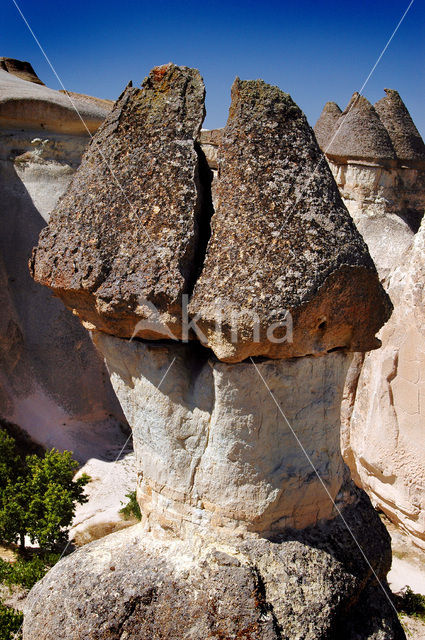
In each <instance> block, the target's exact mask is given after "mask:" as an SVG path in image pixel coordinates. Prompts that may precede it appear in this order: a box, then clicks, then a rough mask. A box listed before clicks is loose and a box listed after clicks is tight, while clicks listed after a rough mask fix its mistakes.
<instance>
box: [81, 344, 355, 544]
mask: <svg viewBox="0 0 425 640" xmlns="http://www.w3.org/2000/svg"><path fill="white" fill-rule="evenodd" d="M94 339H95V343H96V345H97V347H98V349H99V350H100V351H101V352H102V353H103V354H104V356H105V360H106V363H107V365H108V369H109V373H110V376H111V382H112V384H113V387H114V389H115V392H116V394H117V397H118V399H119V401H120V403H121V406H122V408H123V411H124V413H125V415H126V417H127V420H128V421H129V424H131V426H132V430H133V442H134V448H135V451H136V453H137V459H138V469H139V472H141V473H140V478H139V484H138V500H139V503H140V504H141V506H142V511H143V513H144V514H145V516H144V517H145V518H146V519H147V521H148V522H149V524H150V525H151V526H154V523H155V522H156V523H158V522H159V523H160V524H161V526H166V527H168V528H172V529H174V530H175V531H178V530H180V529H181V528H182V527H183V528H184V526H185V525H186V523H188V525H189V524H190V523H192V524H196V525H200V526H214V527H225V528H227V529H229V530H230V531H234V530H240V531H244V530H249V531H258V532H263V533H264V532H269V531H280V530H282V529H284V528H286V527H296V528H303V527H305V526H307V525H310V524H315V523H316V522H317V521H318V520H319V519H321V518H329V517H331V514H332V509H333V506H332V502H331V500H330V497H329V496H331V497H332V498H333V499H335V498H336V496H337V495H338V494H339V492H340V490H341V487H342V485H343V482H344V479H345V465H344V463H343V461H342V457H341V453H340V445H339V430H340V407H341V394H342V389H343V386H344V381H345V376H346V372H347V368H348V366H349V363H350V360H351V356H349V355H347V354H344V353H333V354H330V355H329V356H327V357H324V358H314V357H309V358H297V359H293V360H280V361H278V360H276V361H267V362H261V363H258V364H257V365H256V366H254V365H253V364H251V363H240V364H235V365H232V366H229V365H227V364H224V363H221V362H217V361H216V360H214V359H210V357H209V353H208V352H207V351H206V350H205V352H203V351H201V352H200V353H196V352H194V349H193V346H192V345H160V344H157V345H155V344H154V345H152V344H144V343H141V342H134V341H133V342H128V341H124V340H120V339H118V338H114V337H111V336H107V335H105V334H101V333H98V334H96V335H95V337H94ZM170 366H172V369H170V373H169V375H168V376H167V377H166V379H165V380H164V382H163V384H162V385H161V386H160V388H159V389H158V385H159V382H160V381H161V379H162V377H163V376H164V374H165V372H166V371H167V370H168V368H169V367H170ZM260 376H262V378H263V380H264V382H263V381H262V379H261V377H260ZM307 380H308V384H306V381H307ZM266 384H267V385H268V387H269V388H270V389H272V391H273V393H274V395H275V396H276V398H277V399H278V401H279V404H280V406H281V407H282V410H283V411H284V413H285V415H286V417H287V418H288V420H289V423H290V424H291V427H292V429H293V430H294V431H295V433H296V434H297V436H298V438H299V440H300V441H301V444H302V446H303V447H304V448H305V450H306V452H307V454H308V456H309V457H310V460H311V461H312V463H313V464H314V466H315V468H316V470H317V471H318V473H319V475H320V477H321V479H322V481H323V482H324V483H325V485H326V487H327V490H328V492H329V494H327V493H326V491H325V490H324V488H323V485H322V484H321V482H320V481H319V479H318V477H317V475H316V474H315V473H314V472H313V469H312V466H311V464H310V463H309V461H308V459H307V457H306V454H305V453H304V452H303V450H302V448H301V447H300V445H299V443H298V442H297V440H296V438H295V437H294V435H293V433H292V431H291V429H290V427H289V426H288V425H287V424H286V423H285V420H284V418H283V417H282V416H280V415H279V413H277V411H278V410H277V407H276V404H275V403H274V401H273V399H272V397H271V396H270V392H269V389H268V388H267V387H266ZM300 486H302V487H303V490H302V491H300Z"/></svg>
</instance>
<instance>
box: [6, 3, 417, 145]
mask: <svg viewBox="0 0 425 640" xmlns="http://www.w3.org/2000/svg"><path fill="white" fill-rule="evenodd" d="M17 2H18V4H19V5H20V7H21V9H22V11H23V13H24V14H25V15H26V17H27V19H28V21H29V23H30V25H31V27H32V28H33V30H34V32H35V34H36V35H37V37H38V38H39V40H40V42H41V44H42V46H43V47H44V49H45V50H46V53H47V55H48V56H49V57H50V59H51V61H52V63H53V65H54V67H55V68H56V70H57V73H58V74H59V76H60V77H61V79H62V81H63V83H64V85H65V87H66V88H67V89H69V90H73V91H78V92H81V93H87V94H91V95H95V96H99V97H104V98H112V99H115V98H116V97H117V96H118V95H119V93H120V92H121V90H122V89H123V87H124V86H125V85H126V83H127V82H128V81H129V80H130V79H131V80H133V82H134V83H137V84H139V83H140V82H142V80H143V78H144V77H145V76H146V75H147V74H148V72H149V70H150V69H151V67H153V66H154V65H158V64H163V63H165V62H169V61H173V62H175V63H177V64H183V65H187V66H191V67H197V68H198V69H199V70H200V72H201V74H202V75H203V77H204V80H205V84H206V88H207V118H206V121H205V124H204V126H205V127H207V128H213V127H220V126H223V125H224V124H225V122H226V118H227V110H228V107H229V99H230V87H231V84H232V82H233V80H234V78H235V76H237V75H238V76H239V77H241V78H242V79H253V78H263V79H264V80H266V81H267V82H270V83H272V84H276V85H278V86H279V87H280V88H281V89H283V90H284V91H287V92H288V93H290V94H291V95H292V97H293V98H294V100H295V101H296V102H297V103H298V104H299V106H300V107H301V108H302V109H303V110H304V112H305V113H306V115H307V117H308V119H309V121H310V123H311V124H314V123H315V121H316V119H317V117H318V116H319V114H320V111H321V109H322V107H323V104H324V103H325V102H326V101H327V100H335V101H336V102H338V104H339V105H340V106H341V107H342V108H344V107H345V105H346V103H347V102H348V100H349V98H350V96H351V94H352V92H353V91H355V90H357V89H359V88H360V87H361V86H362V84H363V82H364V81H365V79H366V77H367V75H368V73H369V71H370V70H371V68H372V66H373V64H374V63H375V61H376V59H377V57H378V56H379V54H380V52H381V51H382V49H383V47H384V46H385V44H386V42H387V40H388V38H389V37H390V35H391V33H392V32H393V30H394V28H395V27H396V25H397V23H398V21H399V20H400V18H401V16H402V15H403V13H404V11H405V9H406V8H407V6H408V4H409V2H408V0H399V1H395V0H376V1H373V0H367V1H366V0H357V1H355V2H344V1H343V0H342V1H339V2H334V1H333V0H331V1H329V2H323V1H321V0H316V1H315V2H309V1H307V0H292V1H291V2H286V1H284V0H282V1H280V2H276V1H274V0H264V1H263V2H258V1H253V0H244V2H240V1H237V0H227V1H222V0H216V1H214V2H209V1H208V0H207V1H204V2H202V0H200V1H198V2H194V1H192V0H188V1H184V0H183V1H181V2H173V1H171V0H156V1H155V0H154V1H150V2H145V1H144V0H141V1H138V0H131V1H130V0H114V1H111V0H102V1H100V0H85V1H83V0H54V1H53V0H17ZM1 18H2V20H1V26H0V44H1V50H0V55H5V56H10V57H14V58H20V59H24V60H29V61H30V62H31V63H32V64H33V66H34V68H35V70H36V71H37V72H38V74H39V76H40V77H41V79H42V80H43V81H44V82H45V83H46V84H47V85H48V86H51V87H53V88H60V87H59V84H58V82H57V80H56V78H55V77H54V75H53V73H52V72H51V70H50V69H49V67H48V65H47V63H46V61H45V60H44V58H43V56H42V54H41V52H40V51H39V49H38V47H37V45H36V43H35V42H34V40H33V39H32V36H31V35H30V33H29V32H28V30H27V27H26V26H25V24H24V22H23V21H22V19H21V17H20V16H19V14H18V12H17V10H16V8H15V7H14V5H13V3H12V0H2V6H1ZM384 87H389V88H392V89H397V90H398V91H399V92H400V94H401V96H402V98H403V99H404V101H405V102H406V104H407V106H408V108H409V110H410V112H411V114H412V117H413V119H414V120H415V123H416V125H417V127H418V128H419V130H420V131H421V133H422V135H423V136H424V134H425V109H424V105H425V3H424V0H415V2H414V3H413V5H412V7H411V9H410V11H409V13H408V15H407V17H406V18H405V20H404V22H403V24H402V25H401V27H400V29H399V31H398V33H397V34H396V36H395V38H394V40H393V41H392V43H391V44H390V46H389V48H388V50H387V52H386V53H385V54H384V56H383V58H382V60H381V62H380V64H379V65H378V67H377V69H376V71H375V72H374V74H373V75H372V77H371V79H370V81H369V82H368V84H367V86H366V88H365V90H364V94H365V95H366V97H367V98H369V100H371V101H372V102H375V101H376V100H377V99H379V98H380V97H382V95H383V90H384Z"/></svg>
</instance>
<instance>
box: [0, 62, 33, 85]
mask: <svg viewBox="0 0 425 640" xmlns="http://www.w3.org/2000/svg"><path fill="white" fill-rule="evenodd" d="M0 69H3V71H7V72H8V73H11V74H12V75H14V76H17V77H18V78H22V80H27V81H28V82H34V83H35V84H42V85H44V82H42V81H41V80H40V78H39V77H38V75H37V74H36V72H35V71H34V69H33V68H32V65H31V64H30V63H29V62H24V61H23V60H15V59H14V58H4V57H3V58H0Z"/></svg>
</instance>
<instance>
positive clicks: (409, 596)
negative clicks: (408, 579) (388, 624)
mask: <svg viewBox="0 0 425 640" xmlns="http://www.w3.org/2000/svg"><path fill="white" fill-rule="evenodd" d="M396 607H397V611H399V613H404V614H406V615H408V616H413V617H414V618H419V619H420V620H423V621H424V622H425V596H423V595H421V594H420V593H414V591H412V589H411V588H410V587H406V589H405V591H404V592H403V593H402V594H401V595H397V596H396Z"/></svg>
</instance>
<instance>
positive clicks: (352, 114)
mask: <svg viewBox="0 0 425 640" xmlns="http://www.w3.org/2000/svg"><path fill="white" fill-rule="evenodd" d="M327 104H329V103H327ZM324 111H325V112H326V111H327V107H326V105H325V108H324ZM322 115H323V114H322ZM320 127H321V118H319V128H318V130H319V129H320ZM319 133H320V131H319ZM321 145H322V148H325V149H326V155H327V156H328V157H329V158H331V159H342V158H347V157H350V158H353V159H356V160H372V161H375V162H376V161H381V162H387V163H389V164H391V161H395V159H396V154H395V151H394V147H393V145H392V142H391V139H390V136H389V134H388V131H387V130H386V128H385V126H384V125H383V123H382V122H381V120H380V118H379V116H378V114H377V113H376V111H375V109H374V107H373V106H372V105H371V104H370V102H369V101H368V100H367V98H365V97H364V96H362V95H360V94H359V93H357V92H354V93H353V95H352V97H351V100H350V102H349V103H348V105H347V107H346V108H345V110H344V111H343V112H342V113H341V115H340V117H339V120H337V121H336V123H335V127H334V129H333V130H332V131H330V132H329V139H326V138H325V137H324V138H323V140H322V142H321Z"/></svg>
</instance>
